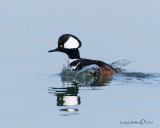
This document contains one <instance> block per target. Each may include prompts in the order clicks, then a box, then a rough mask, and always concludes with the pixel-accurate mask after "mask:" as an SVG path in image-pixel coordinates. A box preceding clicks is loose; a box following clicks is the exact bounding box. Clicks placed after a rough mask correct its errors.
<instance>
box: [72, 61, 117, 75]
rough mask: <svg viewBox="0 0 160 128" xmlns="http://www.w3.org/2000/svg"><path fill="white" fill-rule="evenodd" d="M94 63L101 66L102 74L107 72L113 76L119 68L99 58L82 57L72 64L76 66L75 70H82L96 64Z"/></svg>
mask: <svg viewBox="0 0 160 128" xmlns="http://www.w3.org/2000/svg"><path fill="white" fill-rule="evenodd" d="M94 64H95V65H97V66H98V67H99V70H100V72H101V74H106V75H107V76H111V75H113V74H115V73H117V70H116V69H114V68H113V67H112V66H110V65H109V64H107V63H104V62H102V61H98V60H90V59H80V60H77V61H74V62H72V63H71V64H70V66H75V70H81V69H83V68H84V67H86V66H89V65H94Z"/></svg>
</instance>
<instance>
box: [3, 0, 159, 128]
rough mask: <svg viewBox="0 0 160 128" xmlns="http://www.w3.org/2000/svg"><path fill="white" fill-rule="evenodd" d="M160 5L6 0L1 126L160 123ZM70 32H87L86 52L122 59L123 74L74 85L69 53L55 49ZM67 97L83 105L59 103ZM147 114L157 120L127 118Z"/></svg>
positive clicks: (87, 55) (80, 35)
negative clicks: (66, 70) (100, 82)
mask: <svg viewBox="0 0 160 128" xmlns="http://www.w3.org/2000/svg"><path fill="white" fill-rule="evenodd" d="M159 5H160V2H159V1H158V0H152V1H149V0H146V1H144V0H140V1H139V0H134V1H127V0H121V1H118V0H112V1H111V0H103V1H98V0H92V1H91V0H88V1H84V0H81V1H73V0H70V1H65V0H61V1H58V0H57V1H55V0H46V1H43V0H27V1H21V0H14V1H11V0H5V1H1V4H0V51H1V52H0V127H1V128H11V127H12V128H13V127H14V128H20V127H21V128H44V127H45V128H46V127H47V128H48V127H60V128H62V127H71V128H72V127H77V128H81V127H92V128H97V127H100V128H106V127H114V128H115V127H122V128H124V127H148V128H151V127H153V128H158V127H160V109H159V108H160V98H159V97H160V93H159V92H160V68H159V66H160V59H159V55H160V50H159V49H160V7H159ZM64 33H71V34H74V35H76V36H77V37H78V38H80V40H81V41H82V48H81V49H80V53H81V56H82V57H85V58H90V59H99V60H103V61H105V62H107V63H110V64H111V63H113V62H115V66H118V67H120V68H121V70H122V73H119V74H117V75H115V76H113V77H112V78H111V79H110V80H109V81H108V82H103V86H99V85H98V84H97V83H96V84H97V86H96V84H94V86H90V83H89V84H88V83H87V84H86V85H83V86H79V85H78V87H76V88H72V87H71V90H69V89H70V88H68V87H67V86H68V85H69V82H70V81H69V80H68V79H69V78H70V75H71V74H65V73H64V72H62V73H61V71H62V69H64V68H63V65H65V66H66V65H67V59H68V58H67V56H66V55H65V54H62V53H54V54H49V53H48V52H47V51H48V50H50V49H53V48H56V47H57V40H58V37H59V36H60V35H61V34H64ZM60 73H61V74H60ZM82 81H83V82H85V81H84V80H82ZM67 89H68V90H67ZM72 89H73V90H72ZM64 95H74V96H73V97H72V98H77V103H75V104H74V105H73V104H72V105H70V106H68V105H65V106H63V105H61V103H60V104H59V103H58V102H59V101H58V100H61V98H63V96H64ZM58 96H62V97H58ZM62 104H63V102H62ZM142 119H145V120H146V121H153V123H150V124H144V125H141V124H132V125H131V124H129V125H126V124H121V123H123V122H127V121H137V122H138V121H140V120H142Z"/></svg>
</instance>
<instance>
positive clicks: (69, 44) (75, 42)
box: [64, 37, 79, 49]
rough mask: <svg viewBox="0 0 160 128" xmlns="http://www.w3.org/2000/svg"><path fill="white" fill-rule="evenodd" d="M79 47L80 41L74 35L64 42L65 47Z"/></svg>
mask: <svg viewBox="0 0 160 128" xmlns="http://www.w3.org/2000/svg"><path fill="white" fill-rule="evenodd" d="M78 47H79V42H78V40H76V39H74V38H73V37H69V39H68V40H67V41H66V42H65V43H64V48H67V49H72V48H78Z"/></svg>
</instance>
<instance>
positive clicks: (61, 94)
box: [49, 69, 112, 116]
mask: <svg viewBox="0 0 160 128" xmlns="http://www.w3.org/2000/svg"><path fill="white" fill-rule="evenodd" d="M59 76H60V77H61V81H62V84H63V85H62V87H60V88H55V87H50V88H49V93H51V94H54V95H55V96H56V97H57V106H59V107H60V111H62V112H63V113H65V114H62V115H61V116H69V115H75V114H78V112H79V109H78V105H80V104H81V98H80V96H79V95H78V94H79V87H91V88H92V87H95V86H96V87H97V86H98V87H100V86H107V85H109V83H110V81H111V80H112V78H107V77H105V78H102V77H97V76H90V75H88V74H87V73H86V72H81V73H79V74H78V75H77V74H75V72H72V71H71V70H67V69H65V70H63V71H62V72H61V74H60V75H59ZM66 112H67V113H66Z"/></svg>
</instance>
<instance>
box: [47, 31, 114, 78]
mask: <svg viewBox="0 0 160 128" xmlns="http://www.w3.org/2000/svg"><path fill="white" fill-rule="evenodd" d="M81 46H82V43H81V41H80V40H79V39H78V38H77V37H76V36H74V35H72V34H64V35H61V36H60V37H59V39H58V47H57V48H56V49H54V50H50V51H48V52H62V53H65V54H67V55H68V57H69V66H70V67H71V68H72V70H74V71H81V70H83V69H84V68H86V67H89V66H92V65H94V68H92V69H93V70H92V71H91V73H92V74H93V75H98V76H102V77H105V76H111V75H113V74H116V73H117V70H116V69H114V68H113V67H112V66H111V65H109V64H107V63H105V62H103V61H100V60H91V59H85V58H81V57H80V53H79V50H78V48H80V47H81ZM92 67H93V66H92Z"/></svg>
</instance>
